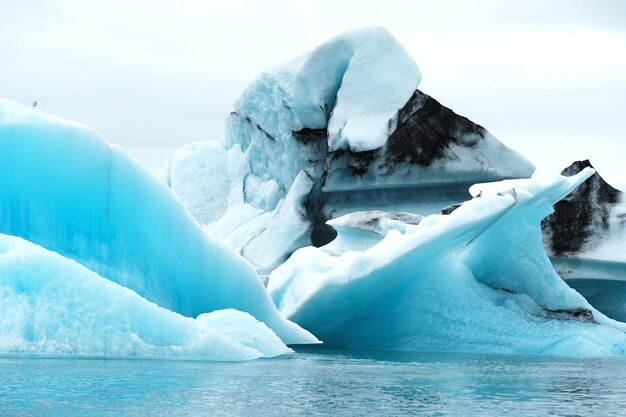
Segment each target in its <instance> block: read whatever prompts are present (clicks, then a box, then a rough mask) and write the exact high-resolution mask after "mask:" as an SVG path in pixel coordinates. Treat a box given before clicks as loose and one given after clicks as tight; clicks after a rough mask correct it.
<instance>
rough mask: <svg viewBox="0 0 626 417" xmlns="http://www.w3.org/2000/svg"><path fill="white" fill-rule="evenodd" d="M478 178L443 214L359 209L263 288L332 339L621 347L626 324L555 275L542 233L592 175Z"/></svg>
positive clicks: (467, 348)
mask: <svg viewBox="0 0 626 417" xmlns="http://www.w3.org/2000/svg"><path fill="white" fill-rule="evenodd" d="M593 172H594V171H593V170H592V169H589V168H588V169H585V170H583V171H582V172H580V173H579V174H577V175H574V176H572V177H569V178H567V177H562V176H560V175H540V174H537V175H535V176H533V178H531V179H520V180H508V181H502V182H495V183H488V184H478V185H475V186H473V187H472V188H471V189H470V192H471V193H472V195H473V196H474V198H473V199H472V200H470V201H467V202H465V203H463V204H461V205H459V206H458V207H451V208H450V209H449V210H446V211H444V213H442V214H436V215H430V216H427V217H424V218H420V217H419V216H415V215H408V214H395V215H388V214H381V212H373V213H355V214H352V215H348V216H347V217H346V218H338V219H334V220H332V221H331V222H330V224H331V225H334V226H335V227H336V228H337V231H338V234H339V237H338V239H337V241H336V242H331V243H330V244H329V245H327V246H325V247H321V248H314V247H307V248H303V249H300V250H298V251H296V252H295V253H294V254H293V255H292V256H291V258H290V259H289V260H288V261H287V262H285V263H284V264H283V265H281V266H280V267H278V268H277V269H276V270H274V271H273V273H272V274H271V276H270V278H269V285H268V290H269V292H270V294H271V295H272V298H273V299H274V301H275V303H276V305H277V306H278V307H279V309H280V311H281V312H282V313H283V314H285V316H286V317H288V318H290V319H292V320H294V321H295V322H296V323H299V324H301V325H302V326H304V327H306V328H307V329H309V330H311V331H312V332H313V333H315V334H316V335H317V336H318V337H319V338H320V339H322V340H323V341H324V342H325V343H327V344H328V345H330V346H336V347H342V348H361V349H389V350H416V351H461V352H482V353H524V354H560V355H607V354H608V355H618V354H624V349H625V348H626V333H625V332H626V325H625V324H623V323H620V322H616V321H614V320H612V319H609V318H607V317H606V316H605V315H603V314H602V313H600V312H599V311H597V310H596V309H594V308H593V307H592V306H591V305H590V304H589V303H588V302H587V301H586V300H585V299H584V298H583V297H582V296H581V295H580V294H578V293H577V292H576V291H574V290H573V289H571V288H570V287H568V286H567V284H566V283H565V282H564V281H563V280H562V279H561V278H560V277H559V276H558V275H557V273H556V272H555V270H554V268H553V267H552V265H551V263H550V260H549V259H548V257H547V255H546V253H545V251H544V249H543V246H542V241H541V229H540V222H541V220H542V219H543V218H544V217H545V216H547V215H548V214H550V213H551V211H552V205H553V204H554V203H555V202H556V201H558V200H560V199H561V198H563V197H564V196H565V195H567V194H568V193H569V192H571V191H572V190H573V189H574V188H575V187H576V186H578V185H579V184H580V183H581V182H583V181H584V180H585V179H586V178H588V177H589V176H590V175H592V174H593Z"/></svg>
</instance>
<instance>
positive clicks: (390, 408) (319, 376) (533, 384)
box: [0, 348, 626, 417]
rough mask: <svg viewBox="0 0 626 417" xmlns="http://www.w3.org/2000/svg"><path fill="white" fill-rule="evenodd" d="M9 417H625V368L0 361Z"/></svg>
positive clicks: (448, 360) (330, 360)
mask: <svg viewBox="0 0 626 417" xmlns="http://www.w3.org/2000/svg"><path fill="white" fill-rule="evenodd" d="M0 375H2V378H1V379H0V415H2V416H33V415H54V416H91V415H98V416H100V417H103V416H110V415H123V416H130V417H132V416H142V417H147V416H166V415H179V416H198V415H211V416H219V415H242V416H249V415H255V416H264V415H320V414H324V415H335V416H336V415H376V416H379V415H416V414H423V415H437V416H447V415H456V416H460V415H463V416H467V415H480V416H502V415H524V416H540V415H541V416H544V415H556V416H566V415H567V416H587V415H621V413H622V412H623V410H624V409H625V408H626V359H625V358H616V357H611V358H601V359H571V358H568V359H562V358H554V357H552V358H545V357H532V356H493V355H491V356H484V355H458V354H415V353H393V352H384V353H380V352H365V351H361V352H359V351H356V352H355V351H351V352H348V351H330V350H327V349H323V348H306V349H298V352H297V353H295V354H290V355H286V356H283V357H281V358H276V359H262V360H257V361H252V362H239V363H203V362H187V361H151V360H98V359H92V360H76V359H72V360H66V359H32V358H29V359H20V358H0Z"/></svg>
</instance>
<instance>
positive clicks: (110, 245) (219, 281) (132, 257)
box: [0, 100, 316, 344]
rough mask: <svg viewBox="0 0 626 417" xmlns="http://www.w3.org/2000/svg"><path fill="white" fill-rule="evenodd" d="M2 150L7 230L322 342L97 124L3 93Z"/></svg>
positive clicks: (158, 295) (176, 294)
mask: <svg viewBox="0 0 626 417" xmlns="http://www.w3.org/2000/svg"><path fill="white" fill-rule="evenodd" d="M0 155H1V156H2V163H1V164H0V233H4V234H9V235H15V236H20V237H23V238H24V239H27V240H29V241H31V242H33V243H36V244H39V245H41V246H43V247H45V248H46V249H49V250H52V251H54V252H56V253H58V254H60V255H61V256H63V257H66V258H70V259H73V260H75V261H76V262H78V263H80V264H82V265H84V266H85V267H87V268H88V269H89V270H91V271H93V272H95V273H96V274H98V275H100V276H102V277H105V278H107V279H109V280H111V281H114V282H116V283H118V284H120V285H122V286H124V287H127V288H129V289H132V290H134V291H135V292H137V294H139V295H140V296H142V297H144V298H146V299H147V300H149V301H151V302H153V303H155V304H157V305H158V306H160V307H163V308H166V309H168V310H172V311H174V312H177V313H180V314H182V315H183V316H188V317H196V316H198V315H200V314H202V313H208V312H211V311H215V310H221V309H227V308H234V309H237V310H241V311H244V312H247V313H250V314H252V315H253V316H254V317H255V318H256V319H258V320H261V321H263V322H264V323H265V324H266V325H267V326H268V327H270V328H271V329H272V330H273V331H274V332H276V334H277V335H278V336H279V337H280V338H281V339H282V340H283V341H284V342H285V343H287V344H293V343H310V342H315V341H316V339H315V338H314V337H313V336H312V335H311V334H310V333H308V332H307V331H305V330H303V329H301V328H299V327H298V326H297V325H295V324H293V323H291V322H289V321H287V320H285V319H284V318H282V317H281V316H280V314H279V313H278V311H277V310H276V308H275V307H274V305H273V304H272V301H271V300H270V298H269V297H268V295H267V293H266V291H265V289H264V287H263V285H262V283H261V281H260V280H259V278H258V276H257V274H256V273H255V271H254V269H253V267H252V266H251V265H250V264H249V263H248V262H247V261H245V260H244V259H243V258H241V257H240V256H239V255H237V254H235V253H233V252H232V251H231V250H230V249H228V248H226V247H224V246H222V245H221V244H219V243H218V242H216V241H214V240H213V239H210V238H209V237H207V236H206V235H205V234H204V233H203V232H202V230H201V228H200V226H199V225H198V223H197V222H196V221H195V220H194V219H193V218H192V216H191V215H190V214H189V213H188V212H187V210H186V209H185V208H184V206H183V205H182V204H181V202H180V200H179V199H178V198H176V196H175V195H174V194H173V193H172V192H171V190H170V189H168V188H167V187H166V185H165V184H163V183H162V182H161V181H159V180H158V179H157V178H156V177H154V176H153V175H152V174H151V173H149V172H148V171H147V170H146V169H144V168H143V167H142V166H141V165H140V164H139V163H138V162H136V161H135V160H133V159H132V158H131V157H130V156H128V155H127V154H126V153H125V152H124V151H123V150H121V149H120V148H118V147H116V146H111V145H109V144H108V143H107V142H105V141H104V140H103V139H102V138H101V137H100V136H99V135H98V134H97V133H96V132H95V131H94V130H92V129H89V128H87V127H85V126H82V125H79V124H77V123H74V122H68V121H65V120H62V119H58V118H55V117H52V116H49V115H46V114H44V113H43V112H41V111H39V110H35V109H32V108H27V107H23V106H21V105H19V104H17V103H15V102H12V101H9V100H0ZM223 188H227V187H223ZM203 209H204V208H201V207H198V210H203Z"/></svg>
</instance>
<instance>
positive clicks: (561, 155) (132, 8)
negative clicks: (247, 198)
mask: <svg viewBox="0 0 626 417" xmlns="http://www.w3.org/2000/svg"><path fill="white" fill-rule="evenodd" d="M370 25H377V26H383V27H385V28H387V29H388V30H389V31H390V32H391V33H392V34H394V35H395V36H396V37H397V38H398V39H399V40H400V42H401V43H402V44H403V45H404V46H405V48H406V49H407V50H408V51H409V53H410V54H411V55H412V56H413V58H414V59H415V61H416V62H417V64H418V65H419V67H420V69H421V71H422V74H423V79H422V84H421V86H420V89H422V90H423V91H424V92H426V93H428V94H430V95H432V96H433V97H435V98H436V99H437V100H439V101H440V102H441V103H443V104H444V105H447V106H448V107H451V108H452V109H453V110H455V111H456V112H458V113H460V114H463V115H465V116H467V117H469V118H470V119H472V120H473V121H475V122H477V123H480V124H482V125H483V126H485V127H486V128H487V129H488V130H490V131H491V132H492V133H493V134H494V135H495V136H496V137H498V138H499V139H500V140H501V141H503V142H504V143H506V144H507V145H509V146H511V147H513V148H515V149H517V150H518V151H520V152H522V153H523V154H524V155H526V156H527V157H528V158H529V159H531V160H532V161H533V162H535V164H537V165H538V166H545V167H552V168H554V169H558V168H560V167H562V166H565V165H567V164H568V163H569V162H571V161H572V160H574V159H580V158H589V159H591V161H592V162H593V163H594V164H595V165H596V167H598V169H599V171H600V172H601V174H602V175H603V176H604V177H605V178H606V179H607V180H609V182H611V183H613V184H614V185H616V186H619V187H620V188H622V189H626V169H624V167H623V164H624V158H625V156H626V120H625V119H626V2H624V1H575V0H568V1H550V2H548V1H519V2H512V1H471V2H468V1H445V0H444V1H434V0H433V1H408V0H387V1H385V2H372V1H363V0H361V1H343V2H332V1H315V2H295V1H293V2H288V1H258V2H253V1H229V2H220V3H219V4H218V3H209V2H200V1H188V0H178V1H159V0H152V1H139V0H107V1H101V2H99V1H84V0H50V1H45V0H0V87H1V89H0V96H2V97H6V98H10V99H14V100H17V101H20V102H22V103H25V104H29V103H30V102H31V101H32V100H35V99H37V100H38V101H39V103H40V108H41V109H42V110H44V111H47V112H49V113H52V114H56V115H59V116H62V117H66V118H69V119H74V120H77V121H80V122H82V123H84V124H87V125H90V126H93V127H95V128H96V129H98V130H99V131H100V132H101V133H102V134H103V135H104V137H105V138H106V139H107V140H109V141H110V142H113V143H117V144H120V145H121V146H123V147H124V148H126V149H127V150H128V151H129V152H130V153H132V154H133V155H135V156H136V157H137V158H139V159H140V160H142V161H144V162H145V163H146V164H147V165H149V166H150V167H151V168H152V169H158V167H159V166H160V165H161V163H162V160H163V159H167V158H169V157H170V156H171V154H172V153H173V151H174V150H175V149H176V148H177V147H179V146H181V145H183V144H185V143H188V142H190V141H194V140H203V139H221V138H222V136H223V129H224V128H223V120H224V117H225V116H226V115H227V114H228V113H229V112H230V111H231V108H232V103H233V102H234V100H235V99H236V98H237V96H238V95H239V94H240V93H241V91H242V90H243V89H244V88H245V86H246V84H247V83H248V82H249V81H251V80H252V79H253V78H254V76H255V74H257V73H258V72H259V71H261V70H262V69H264V68H267V67H270V66H272V65H274V64H277V63H279V62H281V61H284V60H286V59H289V58H292V57H295V56H297V55H299V54H301V53H303V52H305V51H307V50H308V49H311V48H313V47H314V46H315V45H317V44H319V43H321V42H323V41H324V40H326V39H327V38H330V37H332V36H334V35H336V34H338V33H340V32H344V31H346V30H350V29H354V28H358V27H362V26H370Z"/></svg>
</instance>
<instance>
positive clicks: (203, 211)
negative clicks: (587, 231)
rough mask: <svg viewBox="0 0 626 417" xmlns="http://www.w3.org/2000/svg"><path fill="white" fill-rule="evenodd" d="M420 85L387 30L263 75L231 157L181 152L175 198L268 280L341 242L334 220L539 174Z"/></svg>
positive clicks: (344, 40)
mask: <svg viewBox="0 0 626 417" xmlns="http://www.w3.org/2000/svg"><path fill="white" fill-rule="evenodd" d="M420 81H421V74H420V72H419V69H418V68H417V65H416V64H415V63H414V61H413V59H412V57H411V56H410V55H409V54H408V53H407V52H406V51H405V50H404V49H403V48H402V47H401V46H400V45H399V43H398V42H397V41H396V40H395V39H394V38H393V36H391V35H390V34H389V33H388V32H387V31H385V30H384V29H381V28H375V27H374V28H365V29H360V30H355V31H352V32H348V33H345V34H342V35H339V36H337V37H335V38H333V39H331V40H329V41H327V42H325V43H324V44H322V45H320V46H319V47H317V48H316V49H314V50H313V51H310V52H308V53H306V54H305V55H303V56H301V57H299V58H296V59H295V60H292V61H289V62H287V63H283V64H281V65H278V66H276V67H273V68H270V69H268V70H266V71H263V72H262V73H261V74H259V75H258V76H257V77H256V79H255V80H254V81H253V82H252V83H251V84H250V85H249V86H248V87H247V88H246V89H245V90H244V92H243V93H242V94H241V96H240V97H239V99H238V100H237V102H236V103H235V105H234V111H233V112H232V113H231V114H230V115H229V116H228V118H227V120H226V132H225V138H224V143H223V149H220V148H219V145H217V144H216V143H205V144H200V143H195V144H191V145H188V146H185V147H183V148H182V149H181V150H180V151H179V152H177V154H176V155H175V157H174V160H173V163H172V165H171V172H170V175H169V178H170V179H171V181H170V183H171V188H172V190H173V191H174V192H175V193H176V194H177V195H178V196H179V197H180V198H181V200H182V201H183V202H184V203H185V204H186V205H187V207H188V208H189V210H190V211H191V213H192V214H193V215H194V217H195V218H196V219H197V220H198V221H199V222H200V223H201V224H203V226H204V230H205V231H206V232H207V233H208V234H209V235H210V236H212V237H214V238H216V239H218V240H220V241H221V242H223V243H224V244H226V245H228V246H229V247H231V248H232V249H234V250H235V251H236V252H239V253H241V254H243V255H244V256H245V257H246V258H247V259H248V260H249V261H250V262H252V263H253V264H254V266H255V267H256V269H257V271H259V272H260V273H262V274H265V273H267V272H269V271H271V270H272V269H274V268H275V267H277V266H278V265H279V264H280V263H281V262H282V261H283V260H284V259H286V258H287V257H289V256H290V255H291V253H293V252H294V251H295V250H296V249H298V248H300V247H303V246H305V245H307V244H313V245H316V246H319V245H323V244H325V243H328V242H329V241H330V240H332V239H333V238H334V236H335V233H334V231H333V230H332V228H330V227H328V226H327V225H326V221H327V220H329V219H333V218H336V217H339V216H341V215H343V214H347V213H352V212H355V211H372V210H385V211H393V212H403V211H407V212H413V213H417V214H431V213H437V212H439V211H440V210H441V209H443V208H445V207H447V206H449V205H451V204H454V203H458V202H461V201H464V200H466V199H467V198H469V195H468V193H467V189H468V187H469V186H470V185H471V184H474V183H476V182H484V181H494V180H500V179H504V178H516V177H529V176H530V175H531V174H532V172H533V171H534V166H533V165H532V164H531V163H530V162H529V161H528V160H526V159H525V158H524V157H522V156H521V155H519V154H518V153H517V152H515V151H513V150H511V149H509V148H507V147H506V146H504V145H503V144H502V143H500V142H499V141H498V140H497V139H496V138H495V137H493V136H492V135H491V134H490V133H489V132H487V131H486V130H485V129H484V128H483V127H481V126H479V125H477V124H475V123H473V122H471V121H470V120H468V119H466V118H465V117H463V116H460V115H458V114H456V113H454V112H453V111H452V110H450V109H448V108H447V107H445V106H442V105H441V104H440V103H438V102H437V101H436V100H434V99H433V98H432V97H429V96H428V95H426V94H424V93H422V92H421V91H419V90H417V87H418V85H419V83H420ZM226 173H228V177H227V178H225V177H226V176H225V174H226ZM302 176H306V177H307V178H309V179H310V183H311V184H310V187H309V190H308V191H307V189H306V187H304V188H303V187H302V183H301V178H303V177H302ZM217 177H221V178H217ZM307 187H308V185H307ZM306 192H308V195H305V193H306ZM285 201H291V202H292V203H289V204H286V203H285ZM293 204H296V205H297V206H296V205H293ZM279 206H280V207H282V208H280V207H279ZM286 207H290V208H289V209H288V210H285V208H286ZM279 211H280V213H279ZM286 225H290V226H293V227H292V229H291V232H292V233H289V232H288V228H287V227H286ZM296 226H297V228H296ZM303 231H304V232H305V233H304V234H302V233H301V232H303ZM267 242H272V245H271V246H272V247H271V249H270V248H268V245H267Z"/></svg>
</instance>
